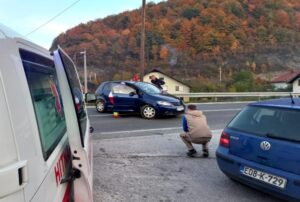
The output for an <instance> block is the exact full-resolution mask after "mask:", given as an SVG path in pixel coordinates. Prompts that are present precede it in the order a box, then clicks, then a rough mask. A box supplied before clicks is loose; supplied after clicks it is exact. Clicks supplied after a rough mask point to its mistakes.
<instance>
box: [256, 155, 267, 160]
mask: <svg viewBox="0 0 300 202" xmlns="http://www.w3.org/2000/svg"><path fill="white" fill-rule="evenodd" d="M257 158H260V159H262V160H265V161H267V160H269V159H268V158H267V157H264V156H259V155H258V156H257Z"/></svg>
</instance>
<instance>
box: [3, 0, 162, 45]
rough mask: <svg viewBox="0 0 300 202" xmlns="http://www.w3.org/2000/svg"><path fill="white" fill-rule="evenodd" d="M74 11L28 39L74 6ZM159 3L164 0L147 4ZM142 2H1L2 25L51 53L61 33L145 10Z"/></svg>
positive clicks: (140, 0)
mask: <svg viewBox="0 0 300 202" xmlns="http://www.w3.org/2000/svg"><path fill="white" fill-rule="evenodd" d="M76 1H79V2H78V3H76V4H75V5H74V6H73V7H71V8H70V9H68V10H67V11H65V12H64V13H63V14H62V15H60V16H59V17H57V18H55V19H54V20H53V21H51V22H50V23H49V24H47V25H46V26H44V27H42V28H41V29H39V30H37V31H35V32H34V33H32V34H30V35H28V36H26V35H27V34H28V33H30V32H31V31H33V30H35V29H36V28H37V27H39V26H40V25H42V24H44V23H45V22H47V21H48V20H50V19H51V18H53V17H54V16H56V15H57V14H59V13H60V12H62V11H63V10H64V9H66V8H67V7H69V6H70V5H71V4H73V3H74V2H76ZM150 1H151V2H154V3H158V2H160V1H163V0H147V2H150ZM141 5H142V0H51V1H50V0H23V1H21V0H0V24H4V25H6V26H8V27H9V28H11V29H13V30H14V31H16V32H18V33H19V34H21V35H23V36H26V38H28V39H29V40H31V41H33V42H34V43H36V44H38V45H40V46H43V47H45V48H46V49H49V48H50V46H51V44H52V41H53V39H54V38H55V37H56V36H58V35H59V34H60V33H63V32H65V31H66V30H68V29H70V28H72V27H74V26H76V25H78V24H80V23H85V22H88V21H91V20H95V19H99V18H104V17H106V16H108V15H114V14H118V13H121V12H124V11H128V10H133V9H137V8H139V7H141Z"/></svg>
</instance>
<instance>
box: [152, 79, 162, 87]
mask: <svg viewBox="0 0 300 202" xmlns="http://www.w3.org/2000/svg"><path fill="white" fill-rule="evenodd" d="M151 83H153V84H154V85H156V86H157V87H158V88H159V89H163V88H162V87H161V86H162V85H164V84H165V82H164V81H163V80H161V79H152V80H151Z"/></svg>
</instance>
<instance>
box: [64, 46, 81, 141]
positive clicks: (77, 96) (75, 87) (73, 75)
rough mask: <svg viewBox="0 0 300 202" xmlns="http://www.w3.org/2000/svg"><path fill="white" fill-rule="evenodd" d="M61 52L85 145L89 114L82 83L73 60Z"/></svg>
mask: <svg viewBox="0 0 300 202" xmlns="http://www.w3.org/2000/svg"><path fill="white" fill-rule="evenodd" d="M59 53H60V57H61V59H62V62H63V65H64V68H65V71H66V74H67V77H68V81H69V85H70V87H71V92H72V96H73V101H74V105H75V108H76V113H77V119H78V123H79V127H80V133H81V135H80V136H81V144H82V146H84V136H85V132H86V124H87V114H86V109H85V103H84V98H83V94H82V91H81V84H80V82H79V78H78V76H77V75H78V74H77V71H76V67H75V65H74V64H73V62H72V61H71V60H70V59H69V57H68V56H67V55H65V53H63V52H62V51H59Z"/></svg>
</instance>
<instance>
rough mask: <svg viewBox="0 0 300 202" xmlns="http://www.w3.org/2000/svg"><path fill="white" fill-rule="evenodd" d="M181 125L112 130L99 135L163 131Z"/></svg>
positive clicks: (175, 128) (174, 128)
mask: <svg viewBox="0 0 300 202" xmlns="http://www.w3.org/2000/svg"><path fill="white" fill-rule="evenodd" d="M181 128H182V127H172V128H150V129H139V130H122V131H112V132H102V133H100V134H101V135H106V134H118V133H138V132H147V131H163V130H177V129H181Z"/></svg>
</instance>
